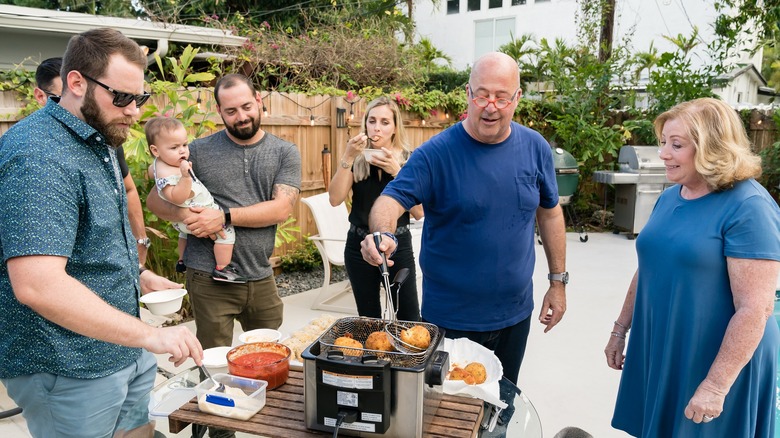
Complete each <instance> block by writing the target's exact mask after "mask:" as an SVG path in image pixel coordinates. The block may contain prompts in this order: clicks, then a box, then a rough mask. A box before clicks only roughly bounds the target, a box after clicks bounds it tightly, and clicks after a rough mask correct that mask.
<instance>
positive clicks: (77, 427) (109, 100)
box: [0, 29, 203, 437]
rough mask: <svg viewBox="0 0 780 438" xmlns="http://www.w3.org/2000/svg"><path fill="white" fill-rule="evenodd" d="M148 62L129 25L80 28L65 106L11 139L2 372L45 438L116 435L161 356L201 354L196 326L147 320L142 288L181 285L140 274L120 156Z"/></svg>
mask: <svg viewBox="0 0 780 438" xmlns="http://www.w3.org/2000/svg"><path fill="white" fill-rule="evenodd" d="M145 68H146V57H145V56H144V55H143V53H142V51H141V49H140V47H138V45H137V44H136V43H135V42H133V41H132V40H130V39H128V38H126V37H125V36H123V35H122V34H121V33H120V32H118V31H115V30H112V29H95V30H90V31H87V32H84V33H82V34H79V35H76V36H74V37H73V38H71V40H70V42H69V43H68V48H67V50H66V52H65V55H64V59H63V66H62V71H61V78H62V82H63V84H64V87H63V90H62V97H61V99H60V100H59V103H58V102H55V101H54V100H53V99H49V101H48V102H47V104H46V106H45V107H44V108H43V109H41V110H39V111H36V112H35V113H34V114H32V115H30V116H29V117H26V118H25V119H24V120H22V121H20V122H19V123H17V124H16V125H14V126H13V127H12V128H11V129H9V130H8V132H6V133H5V134H4V135H3V136H2V137H0V205H2V206H3V207H2V209H0V254H1V255H2V257H3V262H4V263H3V264H2V265H1V266H0V312H2V315H3V317H2V318H0V380H2V383H3V384H4V385H5V387H6V389H7V391H8V395H9V396H10V397H11V398H12V399H13V400H14V402H16V403H17V405H19V406H20V407H21V408H22V409H23V411H22V414H23V415H24V417H25V419H26V420H27V425H28V428H29V430H30V433H31V434H32V435H33V436H35V437H54V436H56V437H85V436H89V437H110V436H112V435H113V433H114V430H115V428H116V426H117V424H119V422H120V421H121V420H122V419H123V418H124V417H125V416H126V414H128V412H129V411H130V408H131V407H132V406H134V405H135V404H136V403H139V400H141V399H142V398H143V397H148V393H149V391H150V390H151V388H152V385H153V383H154V378H155V374H156V369H157V361H156V359H155V357H154V355H153V354H151V353H158V354H166V353H167V354H170V360H171V361H172V362H174V363H175V364H176V365H179V364H181V363H182V362H184V361H185V360H186V359H187V358H188V357H192V358H193V359H194V360H195V362H196V363H201V358H202V355H203V350H202V348H201V345H200V343H199V342H198V340H197V339H196V338H195V335H194V334H193V333H192V332H191V331H190V330H189V329H187V328H186V327H171V328H154V327H151V326H149V325H147V324H146V323H144V322H142V321H141V320H140V319H139V304H138V297H139V296H140V295H141V294H143V293H147V292H149V291H151V290H160V289H168V288H176V287H181V285H179V284H176V283H173V282H171V281H169V280H167V279H165V278H162V277H160V276H157V275H155V274H154V273H152V272H150V271H146V270H143V269H139V264H138V252H137V249H136V241H135V238H134V236H133V234H132V232H131V227H130V222H129V220H128V214H127V197H126V195H125V190H124V187H123V184H122V178H121V176H120V172H119V167H118V164H117V159H116V148H117V147H119V146H121V145H122V143H123V142H124V141H125V140H126V139H127V136H128V133H129V129H130V125H131V124H133V123H134V122H135V121H136V120H137V119H138V117H139V115H140V110H139V108H140V106H141V105H143V103H144V102H146V100H147V99H148V98H149V94H148V93H145V92H144V73H143V72H144V69H145ZM133 418H135V417H133ZM143 423H148V418H139V423H138V425H141V424H143Z"/></svg>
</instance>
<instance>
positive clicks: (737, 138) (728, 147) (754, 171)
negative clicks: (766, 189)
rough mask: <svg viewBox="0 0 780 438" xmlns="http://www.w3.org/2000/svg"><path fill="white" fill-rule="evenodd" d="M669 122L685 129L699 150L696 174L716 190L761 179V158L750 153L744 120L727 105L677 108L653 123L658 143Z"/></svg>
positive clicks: (694, 103) (706, 101)
mask: <svg viewBox="0 0 780 438" xmlns="http://www.w3.org/2000/svg"><path fill="white" fill-rule="evenodd" d="M670 120H678V121H680V122H681V123H682V124H683V126H685V129H686V131H687V132H686V134H687V135H688V138H690V139H691V141H692V142H693V145H694V147H695V149H696V154H695V155H694V165H695V167H696V172H698V173H699V175H701V176H702V178H704V180H705V181H706V182H707V184H708V185H709V186H710V188H711V189H713V190H714V191H720V190H725V189H728V188H731V187H733V186H734V183H736V182H738V181H743V180H746V179H749V178H758V177H759V176H761V157H759V156H758V155H756V154H755V153H753V151H752V150H751V148H750V139H748V136H747V133H746V132H745V127H744V125H743V124H742V120H740V118H739V116H738V115H737V112H736V110H734V108H731V107H730V106H729V105H728V104H727V103H725V102H723V101H721V100H718V99H713V98H702V99H695V100H691V101H688V102H683V103H680V104H678V105H675V106H674V107H673V108H671V109H670V110H668V111H666V112H664V113H662V114H661V115H659V116H658V117H657V118H656V119H655V122H654V123H653V124H654V125H655V135H656V137H658V140H659V144H660V140H661V133H662V132H663V128H664V124H666V122H668V121H670Z"/></svg>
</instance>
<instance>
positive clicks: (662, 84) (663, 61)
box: [647, 27, 721, 117]
mask: <svg viewBox="0 0 780 438" xmlns="http://www.w3.org/2000/svg"><path fill="white" fill-rule="evenodd" d="M698 34H699V31H698V29H697V28H695V27H694V29H693V32H692V34H691V36H690V37H686V36H684V35H682V34H678V35H677V36H676V37H669V36H664V38H665V39H667V40H668V41H670V42H671V43H672V44H674V46H675V47H676V50H675V51H674V52H664V53H662V54H661V56H660V57H659V59H658V63H657V65H656V68H654V69H653V70H652V71H650V81H649V83H648V84H647V92H648V94H649V95H650V98H651V106H650V116H651V117H654V116H655V115H658V114H660V113H662V112H664V111H666V110H667V109H669V108H671V107H672V106H674V105H676V104H678V103H680V102H684V101H687V100H691V99H696V98H699V97H713V96H714V93H713V92H712V88H713V86H714V85H715V79H716V77H717V73H718V71H720V69H721V67H720V66H719V65H717V64H705V65H702V66H700V67H694V65H693V62H692V59H691V56H690V55H691V52H692V50H693V49H694V48H695V47H696V46H697V45H698V44H699V43H698V41H697V40H698Z"/></svg>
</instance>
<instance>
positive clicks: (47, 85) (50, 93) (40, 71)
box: [33, 58, 62, 106]
mask: <svg viewBox="0 0 780 438" xmlns="http://www.w3.org/2000/svg"><path fill="white" fill-rule="evenodd" d="M61 68H62V58H49V59H44V60H43V61H42V62H41V63H40V64H39V65H38V68H37V69H35V89H34V90H33V95H34V96H35V100H36V101H37V102H38V105H40V106H44V105H46V101H47V100H48V99H49V97H60V94H62V78H60V69H61Z"/></svg>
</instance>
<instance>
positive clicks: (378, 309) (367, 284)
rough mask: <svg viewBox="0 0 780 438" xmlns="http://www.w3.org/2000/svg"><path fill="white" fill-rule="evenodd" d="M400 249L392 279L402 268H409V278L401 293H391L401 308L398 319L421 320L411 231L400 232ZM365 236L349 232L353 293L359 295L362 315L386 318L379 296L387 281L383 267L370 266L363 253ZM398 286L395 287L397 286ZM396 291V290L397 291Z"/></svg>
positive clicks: (346, 254) (348, 258)
mask: <svg viewBox="0 0 780 438" xmlns="http://www.w3.org/2000/svg"><path fill="white" fill-rule="evenodd" d="M396 238H397V239H398V249H397V250H396V252H395V255H393V258H392V259H391V260H393V262H394V263H395V264H394V265H393V266H392V267H390V281H391V282H392V281H393V277H395V274H396V272H398V271H399V270H400V269H402V268H409V271H410V272H409V277H408V278H407V279H406V281H405V282H404V284H403V285H402V286H401V290H400V291H399V292H398V296H397V297H396V296H395V293H392V294H391V298H392V300H393V306H394V307H395V308H396V310H398V319H400V320H403V321H419V320H420V301H419V299H418V298H417V272H416V269H415V265H414V252H413V250H412V234H411V233H409V232H406V233H403V234H399V235H397V236H396ZM362 241H363V238H361V237H359V236H358V235H357V234H355V233H353V232H349V233H347V243H346V246H345V247H344V265H345V267H346V268H347V275H348V276H349V281H350V283H351V284H352V292H353V294H354V296H355V304H356V305H357V310H358V314H359V315H360V316H367V317H370V318H381V317H382V306H381V303H380V298H379V286H380V285H381V284H383V279H382V274H381V273H380V271H379V268H378V267H376V266H372V265H369V264H368V263H367V262H366V261H365V260H363V255H362V254H360V243H361V242H362ZM393 289H395V288H393ZM393 292H395V290H394V291H393Z"/></svg>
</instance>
